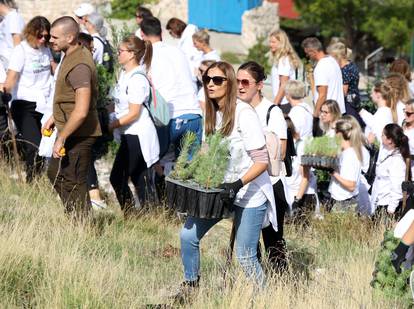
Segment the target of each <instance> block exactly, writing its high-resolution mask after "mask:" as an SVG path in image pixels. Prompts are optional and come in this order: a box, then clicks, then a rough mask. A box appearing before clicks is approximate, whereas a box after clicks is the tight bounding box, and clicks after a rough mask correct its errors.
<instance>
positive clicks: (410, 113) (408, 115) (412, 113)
mask: <svg viewBox="0 0 414 309" xmlns="http://www.w3.org/2000/svg"><path fill="white" fill-rule="evenodd" d="M404 113H405V115H406V116H407V117H410V116H411V115H414V112H404Z"/></svg>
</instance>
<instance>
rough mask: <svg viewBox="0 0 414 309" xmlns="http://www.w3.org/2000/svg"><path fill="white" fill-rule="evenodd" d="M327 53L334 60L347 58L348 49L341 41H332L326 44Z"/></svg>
mask: <svg viewBox="0 0 414 309" xmlns="http://www.w3.org/2000/svg"><path fill="white" fill-rule="evenodd" d="M328 53H329V54H330V55H331V56H332V57H334V58H335V59H336V60H342V59H349V57H348V49H347V48H346V46H345V44H344V43H342V42H338V43H334V44H331V45H329V46H328Z"/></svg>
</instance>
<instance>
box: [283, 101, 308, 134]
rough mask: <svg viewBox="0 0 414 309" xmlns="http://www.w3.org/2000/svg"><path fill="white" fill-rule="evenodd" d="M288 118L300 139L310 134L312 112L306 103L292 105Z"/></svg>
mask: <svg viewBox="0 0 414 309" xmlns="http://www.w3.org/2000/svg"><path fill="white" fill-rule="evenodd" d="M289 118H290V120H292V122H293V125H294V126H295V130H296V132H297V133H299V137H300V139H301V140H303V139H304V138H306V137H308V136H312V128H313V112H312V110H311V108H310V106H309V105H308V104H306V103H305V102H301V103H299V104H298V105H296V106H293V107H292V109H291V110H290V112H289Z"/></svg>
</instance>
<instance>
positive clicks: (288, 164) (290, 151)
mask: <svg viewBox="0 0 414 309" xmlns="http://www.w3.org/2000/svg"><path fill="white" fill-rule="evenodd" d="M275 106H276V105H275V104H272V105H271V106H270V107H269V109H268V110H267V114H266V125H268V124H269V119H270V112H271V111H272V109H273V108H274V107H275ZM286 118H289V117H287V116H285V119H286ZM294 156H296V148H295V141H294V140H293V134H292V130H291V129H290V128H289V127H288V128H287V139H286V155H285V158H284V159H283V162H284V163H285V169H286V177H290V176H292V157H294Z"/></svg>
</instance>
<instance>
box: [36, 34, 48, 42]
mask: <svg viewBox="0 0 414 309" xmlns="http://www.w3.org/2000/svg"><path fill="white" fill-rule="evenodd" d="M36 37H37V38H38V39H39V40H40V39H42V38H43V39H45V40H46V41H48V40H49V39H50V34H41V33H39V34H38V35H37V36H36Z"/></svg>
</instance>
